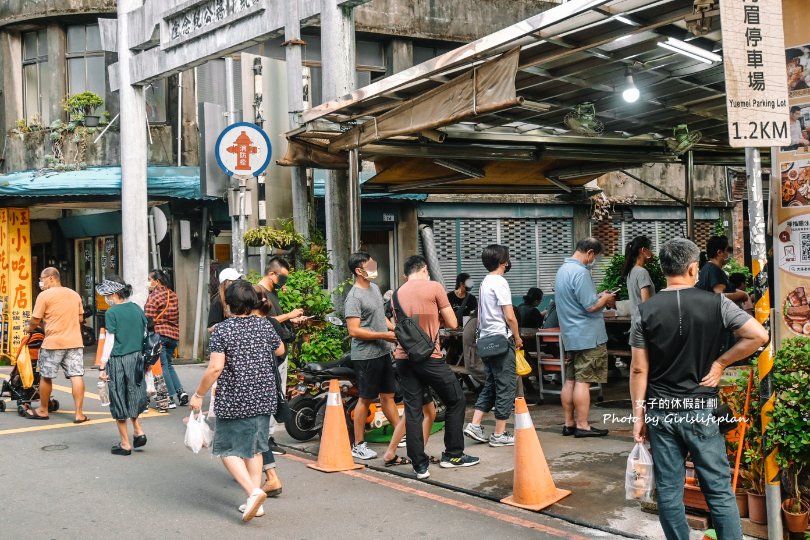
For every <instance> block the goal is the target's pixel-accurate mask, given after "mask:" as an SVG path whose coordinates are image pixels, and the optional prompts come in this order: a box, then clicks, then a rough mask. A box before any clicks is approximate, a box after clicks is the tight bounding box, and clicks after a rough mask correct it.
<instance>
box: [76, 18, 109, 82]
mask: <svg viewBox="0 0 810 540" xmlns="http://www.w3.org/2000/svg"><path fill="white" fill-rule="evenodd" d="M67 68H68V94H79V93H81V92H93V93H94V94H97V95H99V96H101V97H102V98H104V96H105V95H106V92H105V89H106V85H107V73H106V69H105V68H104V51H102V50H101V36H100V35H99V30H98V25H97V24H80V25H74V26H68V29H67Z"/></svg>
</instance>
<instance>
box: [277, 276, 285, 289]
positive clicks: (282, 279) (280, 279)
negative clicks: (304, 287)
mask: <svg viewBox="0 0 810 540" xmlns="http://www.w3.org/2000/svg"><path fill="white" fill-rule="evenodd" d="M276 277H277V278H278V279H277V281H276V286H277V287H278V288H279V289H280V288H282V287H283V286H284V285H286V284H287V276H285V275H284V274H278V275H277V276H276Z"/></svg>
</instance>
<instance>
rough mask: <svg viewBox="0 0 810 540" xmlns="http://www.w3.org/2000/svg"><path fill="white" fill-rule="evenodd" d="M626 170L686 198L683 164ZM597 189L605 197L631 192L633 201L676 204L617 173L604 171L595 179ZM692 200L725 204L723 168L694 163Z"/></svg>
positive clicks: (710, 203)
mask: <svg viewBox="0 0 810 540" xmlns="http://www.w3.org/2000/svg"><path fill="white" fill-rule="evenodd" d="M628 172H630V173H631V174H634V175H636V176H638V177H639V178H642V179H644V180H646V181H647V182H649V183H651V184H654V185H656V186H658V187H659V188H661V189H662V190H664V191H666V192H668V193H671V194H672V195H674V196H676V197H680V198H682V199H683V198H685V197H686V189H685V185H686V184H685V180H684V178H685V176H684V175H685V172H684V166H683V165H678V164H672V165H665V164H661V163H655V164H651V165H646V166H644V167H641V168H639V169H630V170H629V171H628ZM597 184H598V185H599V188H600V189H602V190H603V191H604V193H605V195H606V196H608V197H630V196H633V195H635V196H636V202H640V203H652V204H666V205H668V206H672V205H673V204H675V205H677V203H675V202H674V201H673V200H672V199H669V198H667V197H665V196H663V195H661V194H660V193H657V192H656V191H655V190H653V189H650V188H649V187H647V186H645V185H643V184H641V183H639V182H637V181H636V180H633V179H632V178H630V177H629V176H627V175H625V174H622V173H620V172H616V173H610V174H606V175H604V176H601V177H600V178H598V179H597ZM694 193H695V202H696V203H702V204H707V205H711V206H718V205H723V204H725V203H726V172H725V167H717V166H709V165H697V166H695V183H694Z"/></svg>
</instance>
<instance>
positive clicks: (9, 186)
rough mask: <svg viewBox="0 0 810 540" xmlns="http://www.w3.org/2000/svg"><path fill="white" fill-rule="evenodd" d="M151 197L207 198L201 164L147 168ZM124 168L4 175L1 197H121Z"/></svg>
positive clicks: (1, 177) (89, 168)
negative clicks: (201, 175) (198, 165)
mask: <svg viewBox="0 0 810 540" xmlns="http://www.w3.org/2000/svg"><path fill="white" fill-rule="evenodd" d="M146 176H147V189H148V192H149V197H152V198H159V199H194V200H204V199H208V198H209V197H204V196H202V195H201V194H200V170H199V168H198V167H157V166H156V167H147V169H146ZM120 196H121V167H88V168H87V169H81V170H77V171H59V172H57V171H46V172H43V171H25V172H17V173H12V174H6V175H2V176H0V198H10V197H120Z"/></svg>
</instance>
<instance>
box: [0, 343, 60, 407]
mask: <svg viewBox="0 0 810 540" xmlns="http://www.w3.org/2000/svg"><path fill="white" fill-rule="evenodd" d="M44 339H45V334H44V333H43V330H42V328H37V329H36V330H34V333H33V334H31V335H30V336H29V338H28V342H27V344H26V346H27V347H28V353H29V354H30V356H31V368H32V369H33V371H34V384H33V385H32V386H31V388H23V384H22V379H21V378H20V372H19V370H18V369H17V366H16V365H15V366H14V369H12V370H11V374H10V376H9V378H8V380H5V381H3V385H2V386H1V387H0V412H3V411H5V410H6V402H5V401H4V400H3V399H2V398H3V397H4V396H8V397H10V398H11V399H13V400H17V414H19V415H20V416H23V415H25V411H27V410H28V409H30V408H31V402H32V401H36V400H38V399H39V369H38V367H37V362H38V360H39V349H40V347H42V341H43V340H44ZM57 410H59V402H58V401H57V400H55V399H53V398H51V400H50V402H49V403H48V411H49V412H54V411H57Z"/></svg>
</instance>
